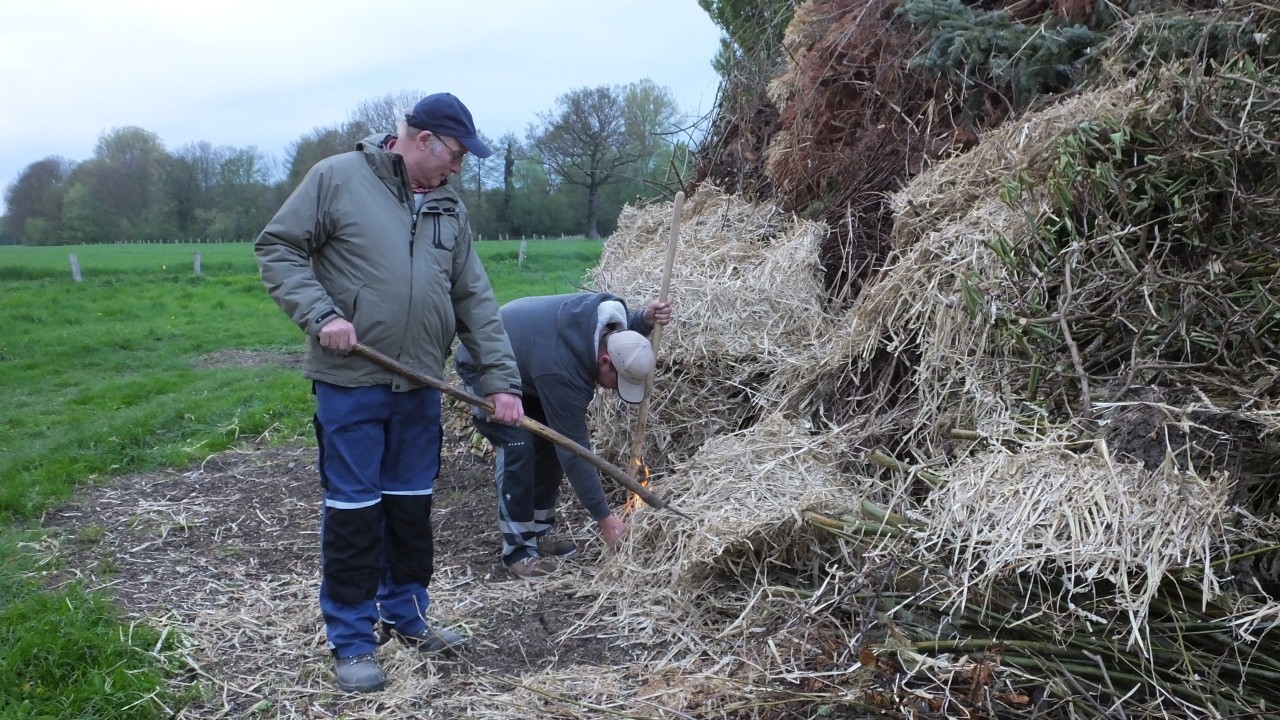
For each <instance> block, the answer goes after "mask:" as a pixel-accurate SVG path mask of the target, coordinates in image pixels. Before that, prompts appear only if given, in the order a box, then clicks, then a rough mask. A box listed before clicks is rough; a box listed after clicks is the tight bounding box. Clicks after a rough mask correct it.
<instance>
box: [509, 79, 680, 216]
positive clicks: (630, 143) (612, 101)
mask: <svg viewBox="0 0 1280 720" xmlns="http://www.w3.org/2000/svg"><path fill="white" fill-rule="evenodd" d="M674 111H675V102H674V101H673V100H671V94H670V92H669V91H666V90H664V89H662V88H659V87H658V86H656V85H654V84H653V83H652V82H651V81H648V80H643V81H641V82H639V83H633V84H631V85H628V86H615V87H608V86H600V87H595V88H580V89H577V90H571V91H570V92H568V93H566V94H564V95H561V96H560V97H558V98H556V108H555V109H554V110H553V111H551V112H548V113H543V114H539V116H538V119H539V120H540V124H535V125H534V126H532V127H531V128H530V131H529V139H530V144H531V145H532V146H533V149H534V151H535V153H536V156H537V157H538V159H539V162H541V163H542V164H543V165H544V166H545V167H546V168H547V170H548V172H549V173H551V174H552V175H554V176H555V177H556V178H557V179H558V180H560V181H561V182H563V183H565V184H568V185H576V186H579V187H581V188H583V190H585V191H586V195H587V217H586V234H587V237H589V238H591V239H598V238H599V237H600V233H599V226H598V224H599V214H600V189H601V188H603V187H604V186H606V185H609V184H612V183H615V182H619V181H621V180H623V179H626V178H627V177H629V176H628V175H627V174H626V171H627V170H629V169H631V170H634V169H635V168H643V167H644V165H645V164H646V162H645V161H646V159H647V158H651V157H652V156H653V153H654V150H655V148H656V147H657V143H658V142H659V141H658V139H657V137H656V135H655V133H658V132H660V131H662V130H664V129H665V127H664V126H665V125H666V124H667V123H669V121H670V118H671V115H672V114H673V113H674Z"/></svg>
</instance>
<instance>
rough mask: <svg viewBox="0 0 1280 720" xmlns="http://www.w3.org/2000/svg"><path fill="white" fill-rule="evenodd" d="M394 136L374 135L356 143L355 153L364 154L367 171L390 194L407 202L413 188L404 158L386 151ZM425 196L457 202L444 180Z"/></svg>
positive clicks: (455, 194) (451, 189) (387, 134)
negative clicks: (381, 183)
mask: <svg viewBox="0 0 1280 720" xmlns="http://www.w3.org/2000/svg"><path fill="white" fill-rule="evenodd" d="M395 137H396V136H395V135H391V134H390V133H374V134H373V135H369V136H368V137H365V138H363V139H361V140H358V141H357V142H356V147H355V149H356V151H357V152H361V153H363V154H364V159H365V162H367V163H369V169H370V170H372V171H373V174H374V175H377V176H378V177H379V178H381V179H382V182H383V184H385V185H386V186H387V188H388V189H389V190H391V192H393V193H395V194H396V197H398V198H400V201H401V202H407V200H408V198H410V197H412V196H413V188H411V187H410V186H409V177H408V172H407V171H406V170H405V167H404V158H403V157H401V155H400V153H396V152H392V151H390V150H388V149H387V144H388V143H390V142H391V141H392V140H394V139H395ZM427 196H428V197H429V198H431V199H433V200H440V199H444V198H448V199H451V200H453V201H454V202H455V203H456V202H458V201H459V198H458V194H457V193H455V192H454V191H453V188H451V187H449V180H448V178H445V181H444V184H442V185H440V187H437V188H434V189H432V190H431V192H429V193H427Z"/></svg>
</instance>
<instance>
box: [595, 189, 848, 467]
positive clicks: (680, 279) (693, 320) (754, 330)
mask: <svg viewBox="0 0 1280 720" xmlns="http://www.w3.org/2000/svg"><path fill="white" fill-rule="evenodd" d="M671 214H672V209H671V207H670V206H666V207H659V206H650V207H644V208H635V207H629V208H627V209H626V210H624V211H623V214H622V216H621V217H620V218H619V220H618V229H617V231H616V232H615V233H614V234H613V236H612V237H611V238H610V239H609V241H608V242H607V243H606V245H605V248H604V252H603V254H602V256H601V258H600V264H599V266H598V267H597V268H596V269H595V270H594V271H593V273H592V283H593V284H594V286H595V287H599V288H606V289H608V290H609V291H611V292H614V293H616V294H618V295H619V296H621V297H623V298H625V299H627V301H628V303H629V305H630V306H631V307H632V308H637V307H642V306H643V304H644V303H646V302H648V301H650V300H654V299H657V296H658V293H659V290H660V288H661V286H662V271H663V267H664V265H665V258H666V254H667V245H668V239H669V233H670V228H671ZM824 233H825V230H824V228H822V226H820V225H817V224H815V223H810V222H804V221H800V220H797V219H795V218H794V217H792V216H789V215H787V214H784V213H782V212H781V211H779V210H778V209H777V208H775V207H772V206H770V205H768V204H752V203H748V202H746V201H745V200H743V199H741V198H740V197H737V196H731V195H726V194H725V193H723V192H721V191H719V190H718V189H716V188H714V187H712V186H710V185H706V186H704V187H703V188H702V189H701V190H699V191H698V193H697V194H696V195H694V196H693V197H692V198H690V200H689V202H688V203H687V204H686V206H685V209H684V218H683V221H682V222H681V225H680V238H679V244H678V248H679V250H678V254H677V255H676V260H675V263H674V267H673V269H672V273H671V279H670V284H669V287H670V300H671V302H672V303H673V304H674V306H675V307H676V308H677V311H676V318H675V320H674V321H673V322H672V324H671V325H670V326H668V327H667V328H665V329H664V331H663V345H664V346H666V347H669V348H672V349H671V350H670V351H669V352H668V351H663V350H662V349H661V348H660V357H659V358H658V360H659V363H658V372H657V374H656V378H655V382H656V383H659V384H661V385H662V387H663V392H662V393H661V394H659V395H656V396H655V397H654V400H653V403H652V405H651V407H650V409H649V414H650V417H651V418H652V419H653V422H652V425H651V427H652V431H651V432H649V433H648V434H647V435H646V445H645V450H644V453H643V457H645V458H652V460H650V463H649V464H650V466H651V470H652V471H654V472H662V471H664V470H665V469H666V468H667V466H668V465H670V464H673V463H677V462H681V461H683V460H686V459H688V458H690V457H691V456H692V455H693V454H694V453H695V452H696V451H697V449H698V447H699V446H701V445H702V443H703V442H705V441H706V440H708V439H709V438H712V437H716V436H718V435H722V434H726V433H732V432H736V431H738V430H743V429H746V428H750V427H751V426H752V425H754V424H755V423H756V422H757V421H758V420H759V419H760V418H761V417H763V416H765V415H767V414H769V413H771V412H774V411H775V410H777V409H779V406H780V403H781V402H782V401H783V400H784V398H785V396H786V395H787V392H788V390H789V388H790V387H791V386H792V385H794V384H796V383H798V382H800V381H801V379H802V378H803V377H805V376H806V375H807V374H808V373H809V371H810V370H809V368H810V366H811V365H812V364H813V363H814V362H816V361H817V359H818V357H819V356H821V355H822V354H823V353H824V352H826V350H827V348H828V347H829V339H828V338H825V337H824V334H825V333H826V332H828V330H829V328H826V327H824V322H825V316H824V312H823V309H822V308H823V304H824V294H823V291H822V287H821V283H820V278H819V276H818V267H817V261H816V257H817V250H818V242H819V240H820V238H821V237H822V236H823V234H824ZM598 409H599V412H598V413H597V414H596V418H597V421H596V423H595V431H596V434H595V438H596V442H597V443H598V444H599V446H600V447H603V448H613V449H614V452H613V453H612V454H611V455H612V456H613V457H620V458H625V457H626V455H627V449H629V448H630V442H631V420H630V419H629V418H630V417H631V416H632V414H633V413H632V411H631V410H630V409H628V408H625V407H623V406H621V404H620V403H617V402H603V403H602V404H601V405H600V407H599V408H598Z"/></svg>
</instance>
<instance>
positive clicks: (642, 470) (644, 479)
mask: <svg viewBox="0 0 1280 720" xmlns="http://www.w3.org/2000/svg"><path fill="white" fill-rule="evenodd" d="M635 478H636V479H637V480H638V481H640V486H641V487H649V466H648V465H646V464H645V462H644V460H641V459H640V458H636V466H635ZM643 504H644V501H643V500H641V499H640V496H639V495H637V494H635V493H631V495H630V496H628V497H627V504H626V505H623V506H622V515H623V517H626V516H627V515H630V514H631V511H633V510H635V509H636V508H638V507H640V506H641V505H643Z"/></svg>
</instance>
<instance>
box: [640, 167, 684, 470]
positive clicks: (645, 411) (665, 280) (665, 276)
mask: <svg viewBox="0 0 1280 720" xmlns="http://www.w3.org/2000/svg"><path fill="white" fill-rule="evenodd" d="M683 210H684V191H683V190H681V191H680V192H677V193H676V199H675V203H673V204H672V206H671V236H670V237H669V238H668V239H667V262H666V264H665V265H663V267H662V290H661V291H659V294H658V300H660V301H662V302H666V301H667V297H668V295H669V294H670V290H671V267H672V266H673V265H675V261H676V245H678V244H679V243H680V213H681V212H682V211H683ZM661 342H662V326H661V325H657V326H655V327H654V328H653V332H651V333H649V344H650V345H652V346H653V356H654V358H657V357H658V345H659V344H660V343H661ZM652 395H653V376H650V377H649V378H648V379H646V380H645V381H644V399H643V400H641V401H640V410H639V412H638V414H637V415H636V431H635V434H634V435H632V437H631V461H630V462H629V463H627V468H628V469H629V470H631V472H633V473H635V474H636V476H637V477H639V475H640V470H641V467H642V466H643V462H642V461H641V459H640V455H641V453H642V452H643V451H644V433H645V424H646V423H647V422H648V420H649V398H650V397H651V396H652Z"/></svg>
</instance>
